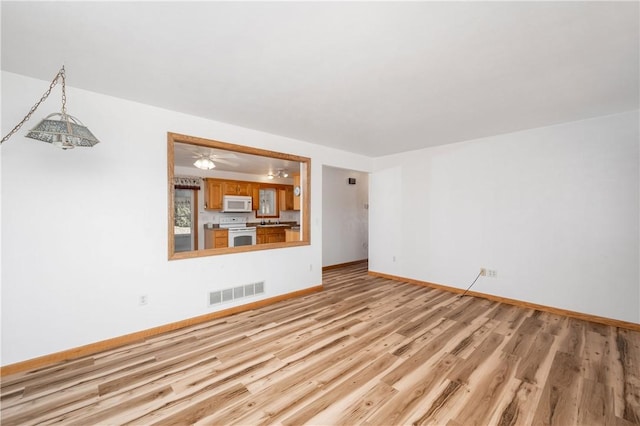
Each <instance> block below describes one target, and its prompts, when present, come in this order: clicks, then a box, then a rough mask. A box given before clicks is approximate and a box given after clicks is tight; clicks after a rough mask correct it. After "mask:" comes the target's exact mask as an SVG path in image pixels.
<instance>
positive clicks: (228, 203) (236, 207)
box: [222, 195, 251, 213]
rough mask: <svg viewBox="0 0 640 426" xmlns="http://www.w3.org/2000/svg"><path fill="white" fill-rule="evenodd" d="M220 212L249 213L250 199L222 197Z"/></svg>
mask: <svg viewBox="0 0 640 426" xmlns="http://www.w3.org/2000/svg"><path fill="white" fill-rule="evenodd" d="M222 212H224V213H242V212H251V197H248V196H242V195H225V196H223V197H222Z"/></svg>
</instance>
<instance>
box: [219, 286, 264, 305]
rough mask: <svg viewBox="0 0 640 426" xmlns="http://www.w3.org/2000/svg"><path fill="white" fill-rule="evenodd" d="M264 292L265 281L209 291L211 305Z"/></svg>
mask: <svg viewBox="0 0 640 426" xmlns="http://www.w3.org/2000/svg"><path fill="white" fill-rule="evenodd" d="M258 294H264V281H259V282H257V283H251V284H245V285H241V286H238V287H233V288H226V289H224V290H216V291H210V292H209V306H213V305H218V304H220V303H225V302H230V301H232V300H237V299H242V298H245V297H251V296H255V295H258Z"/></svg>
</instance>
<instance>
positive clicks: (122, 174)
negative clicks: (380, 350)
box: [1, 73, 371, 365]
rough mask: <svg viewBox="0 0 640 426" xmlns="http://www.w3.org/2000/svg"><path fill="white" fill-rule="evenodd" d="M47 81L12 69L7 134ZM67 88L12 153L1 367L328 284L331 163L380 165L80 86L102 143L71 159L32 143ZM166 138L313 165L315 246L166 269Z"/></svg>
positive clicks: (10, 147)
mask: <svg viewBox="0 0 640 426" xmlns="http://www.w3.org/2000/svg"><path fill="white" fill-rule="evenodd" d="M48 84H49V83H48V82H46V81H40V80H34V79H31V78H27V77H24V76H20V75H16V74H12V73H2V134H3V135H4V134H6V133H7V132H8V131H9V130H10V129H11V128H12V127H13V125H15V123H17V122H18V121H19V120H20V119H21V118H22V117H23V116H24V114H25V113H26V112H27V111H28V110H29V108H30V107H31V106H32V104H33V103H34V102H35V100H37V99H39V98H40V96H41V95H42V93H43V92H44V90H45V89H46V88H47V86H48ZM58 90H59V89H58V88H56V89H55V90H54V93H53V94H52V95H51V97H50V99H48V100H47V101H46V102H45V103H44V104H43V105H42V106H41V107H40V109H39V110H38V111H37V113H36V114H35V115H34V117H33V119H32V122H29V123H28V124H27V125H26V126H25V128H24V129H23V130H22V131H21V132H20V133H19V134H17V135H15V136H14V137H13V138H12V139H11V140H9V141H8V142H6V143H5V144H3V146H2V157H1V160H2V170H1V173H2V175H1V177H2V247H3V250H2V265H1V266H2V275H1V277H2V281H1V286H2V288H1V292H2V360H1V363H2V364H3V365H6V364H10V363H14V362H18V361H22V360H26V359H29V358H33V357H36V356H40V355H46V354H49V353H53V352H57V351H61V350H65V349H70V348H73V347H76V346H80V345H84V344H88V343H92V342H96V341H100V340H103V339H107V338H112V337H116V336H120V335H123V334H127V333H132V332H135V331H139V330H143V329H147V328H150V327H154V326H159V325H163V324H167V323H171V322H174V321H179V320H183V319H186V318H191V317H195V316H198V315H202V314H206V313H208V312H211V311H212V310H213V309H210V308H208V307H207V298H206V295H207V292H208V291H210V290H215V289H221V288H227V287H229V286H233V285H236V284H243V283H249V282H254V281H257V280H265V281H266V294H265V295H264V297H273V296H276V295H278V294H283V293H288V292H292V291H296V290H300V289H304V288H308V287H312V286H316V285H319V284H321V263H322V247H321V233H322V227H321V223H322V222H321V220H322V166H323V165H324V164H328V165H332V166H336V167H344V168H353V169H357V170H365V171H368V170H370V167H371V164H370V162H371V160H370V159H368V158H366V157H363V156H359V155H356V154H352V153H347V152H343V151H339V150H335V149H330V148H324V147H321V146H318V145H313V144H310V143H306V142H301V141H296V140H292V139H288V138H285V137H280V136H277V135H271V134H266V133H262V132H258V131H254V130H250V129H246V128H241V127H237V126H232V125H228V124H224V123H219V122H214V121H210V120H205V119H202V118H198V117H193V116H188V115H185V114H181V113H177V112H172V111H167V110H163V109H159V108H154V107H150V106H147V105H142V104H138V103H134V102H129V101H125V100H122V99H117V98H113V97H108V96H104V95H99V94H96V93H91V92H87V91H83V90H79V89H74V88H67V96H68V108H69V112H70V113H71V114H72V115H75V116H78V118H80V119H81V120H82V121H83V122H84V123H85V124H86V125H87V126H88V127H89V128H90V129H91V130H92V132H93V133H94V134H95V135H96V136H97V137H98V138H99V139H100V140H101V141H102V142H101V143H100V144H98V145H96V146H95V147H93V148H76V149H73V150H70V151H61V150H58V149H56V148H54V147H52V146H50V145H48V144H45V143H42V142H38V141H34V140H31V139H26V138H24V137H23V135H24V134H25V131H26V129H29V128H31V127H32V126H34V125H35V124H36V122H37V120H39V119H41V118H42V117H44V116H45V115H46V114H49V113H51V112H54V111H57V110H58V108H59V107H60V104H59V93H60V92H59V91H58ZM168 131H171V132H177V133H183V134H190V135H194V136H198V137H204V138H211V139H216V140H222V141H227V142H232V143H236V144H242V145H247V146H253V147H258V148H264V149H269V150H273V151H280V152H289V153H291V154H295V155H301V156H305V157H310V158H311V160H312V167H311V172H312V191H311V192H312V195H311V206H312V211H311V241H312V244H311V245H310V246H304V247H292V248H284V249H277V250H269V251H258V252H251V253H241V254H231V255H223V256H213V257H205V258H198V259H188V260H176V261H168V260H167V159H166V155H167V154H166V151H167V132H168ZM143 294H146V295H148V300H149V304H148V305H146V306H138V298H139V296H140V295H143ZM253 300H255V299H253ZM253 300H251V299H245V300H243V301H241V302H240V303H247V302H251V301H253ZM236 304H239V303H236ZM231 306H234V304H226V305H222V306H220V307H218V308H217V309H224V308H228V307H231Z"/></svg>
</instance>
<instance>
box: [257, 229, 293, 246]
mask: <svg viewBox="0 0 640 426" xmlns="http://www.w3.org/2000/svg"><path fill="white" fill-rule="evenodd" d="M285 229H286V227H284V226H274V227H273V228H260V227H258V229H257V231H256V240H257V241H256V243H257V244H270V243H284V242H285V239H286V234H285Z"/></svg>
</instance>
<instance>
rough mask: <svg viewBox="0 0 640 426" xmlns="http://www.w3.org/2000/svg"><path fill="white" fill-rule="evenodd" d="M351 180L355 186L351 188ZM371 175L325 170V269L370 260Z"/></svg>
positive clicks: (323, 209) (323, 260)
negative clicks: (348, 180) (369, 209)
mask: <svg viewBox="0 0 640 426" xmlns="http://www.w3.org/2000/svg"><path fill="white" fill-rule="evenodd" d="M348 178H355V179H356V184H355V185H349V184H348V183H347V179H348ZM368 203H369V175H368V173H363V172H357V171H354V170H344V169H338V168H335V167H329V166H325V167H323V170H322V266H330V265H338V264H340V263H347V262H353V261H355V260H363V259H366V258H367V252H368V246H369V212H368Z"/></svg>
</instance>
